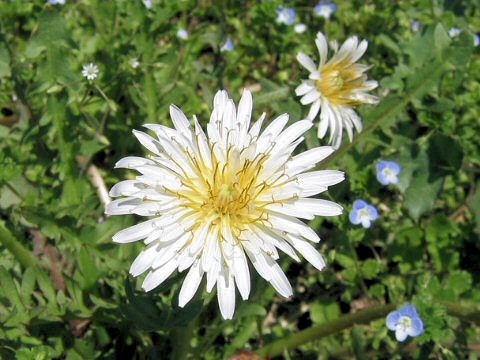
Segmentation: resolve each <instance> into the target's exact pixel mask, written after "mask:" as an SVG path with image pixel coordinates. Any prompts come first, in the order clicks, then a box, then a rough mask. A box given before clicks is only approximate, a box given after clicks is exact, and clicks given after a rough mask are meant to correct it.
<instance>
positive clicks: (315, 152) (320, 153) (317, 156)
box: [286, 146, 334, 176]
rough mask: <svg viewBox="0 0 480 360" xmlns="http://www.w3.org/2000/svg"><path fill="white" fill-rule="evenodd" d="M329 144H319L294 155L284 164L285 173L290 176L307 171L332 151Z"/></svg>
mask: <svg viewBox="0 0 480 360" xmlns="http://www.w3.org/2000/svg"><path fill="white" fill-rule="evenodd" d="M333 151H334V149H333V148H332V147H331V146H320V147H317V148H313V149H310V150H307V151H305V152H303V153H301V154H298V155H296V156H294V157H293V158H292V159H291V160H289V161H288V162H287V164H286V170H287V173H288V174H289V175H291V176H293V175H296V174H298V173H301V172H304V171H307V170H309V169H311V168H313V167H314V166H315V164H317V163H318V162H320V161H322V160H323V159H325V158H326V157H328V156H329V155H331V154H332V153H333Z"/></svg>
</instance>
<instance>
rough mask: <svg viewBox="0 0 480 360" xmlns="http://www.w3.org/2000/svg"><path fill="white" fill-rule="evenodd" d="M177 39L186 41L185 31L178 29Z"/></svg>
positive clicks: (186, 34) (186, 33)
mask: <svg viewBox="0 0 480 360" xmlns="http://www.w3.org/2000/svg"><path fill="white" fill-rule="evenodd" d="M177 37H178V38H179V39H182V40H187V39H188V32H187V30H185V29H178V30H177Z"/></svg>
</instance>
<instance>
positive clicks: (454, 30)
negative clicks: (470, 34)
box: [448, 27, 463, 38]
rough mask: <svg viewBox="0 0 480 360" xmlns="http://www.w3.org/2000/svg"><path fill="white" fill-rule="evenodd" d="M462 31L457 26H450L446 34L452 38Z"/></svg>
mask: <svg viewBox="0 0 480 360" xmlns="http://www.w3.org/2000/svg"><path fill="white" fill-rule="evenodd" d="M462 32H463V29H460V28H457V27H452V28H450V30H448V35H449V36H450V37H452V38H453V37H457V36H458V35H460V34H461V33H462Z"/></svg>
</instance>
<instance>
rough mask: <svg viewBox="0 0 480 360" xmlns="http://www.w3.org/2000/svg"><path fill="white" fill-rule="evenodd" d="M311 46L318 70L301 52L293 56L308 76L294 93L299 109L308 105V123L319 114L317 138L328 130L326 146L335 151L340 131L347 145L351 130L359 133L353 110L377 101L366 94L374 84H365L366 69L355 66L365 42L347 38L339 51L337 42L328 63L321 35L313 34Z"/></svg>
mask: <svg viewBox="0 0 480 360" xmlns="http://www.w3.org/2000/svg"><path fill="white" fill-rule="evenodd" d="M315 44H316V45H317V48H318V52H319V57H320V62H319V65H318V66H317V64H315V62H314V61H313V60H312V59H311V58H310V57H309V56H308V55H306V54H304V53H302V52H300V53H298V55H297V60H298V61H299V62H300V64H302V66H303V67H305V68H306V69H307V70H308V71H309V72H310V75H309V79H308V80H305V81H303V82H302V83H301V84H300V85H299V86H298V87H297V88H296V90H295V92H296V94H297V95H298V96H301V99H300V102H301V103H302V105H310V111H309V113H308V115H307V118H308V119H309V120H311V121H313V120H314V119H315V118H316V117H317V115H318V114H320V116H319V117H320V122H319V124H318V137H319V138H323V137H325V135H326V133H327V130H329V132H330V136H329V139H328V142H329V144H331V145H332V146H333V147H334V148H335V149H337V148H338V147H339V146H340V144H341V142H342V136H343V131H344V130H345V131H346V132H347V135H348V138H349V139H350V141H352V138H353V128H356V129H357V131H358V132H360V131H362V120H361V119H360V117H359V116H358V115H357V113H356V112H355V111H354V108H355V107H357V106H359V105H361V104H364V103H366V104H376V103H378V98H377V97H376V96H374V95H371V94H369V93H368V92H369V91H370V90H373V89H375V88H376V87H377V86H378V83H377V82H376V81H374V80H367V75H366V74H365V72H366V71H367V70H368V69H369V68H370V67H369V66H366V65H363V64H358V63H357V61H358V60H359V59H360V58H361V57H362V56H363V54H364V53H365V51H366V50H367V46H368V42H367V41H366V40H362V41H360V42H359V41H358V38H357V37H356V36H353V37H350V38H348V39H347V40H346V41H345V42H344V43H343V45H342V46H341V47H340V49H338V44H337V42H332V43H331V44H330V46H331V48H332V49H333V52H334V54H333V56H332V57H331V58H330V59H327V56H328V44H327V39H326V38H325V36H324V35H323V34H322V33H321V32H319V33H318V34H317V38H316V40H315Z"/></svg>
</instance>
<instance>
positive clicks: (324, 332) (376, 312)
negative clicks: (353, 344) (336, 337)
mask: <svg viewBox="0 0 480 360" xmlns="http://www.w3.org/2000/svg"><path fill="white" fill-rule="evenodd" d="M439 304H440V305H443V306H445V308H446V310H447V313H448V314H449V315H450V316H455V317H457V318H459V319H461V320H464V321H471V322H474V323H476V324H480V310H478V309H477V308H475V307H468V306H464V305H459V304H455V303H450V302H439ZM397 305H398V304H386V305H377V306H373V307H370V308H367V309H364V310H360V311H358V312H356V313H354V314H347V315H343V316H341V317H339V318H338V319H335V320H333V321H330V322H328V323H326V324H321V325H316V326H312V327H310V328H308V329H305V330H302V331H300V332H298V333H295V334H292V335H290V336H287V337H285V338H283V339H280V340H277V341H274V342H272V343H270V344H267V345H265V346H264V347H262V348H260V349H259V350H257V351H256V353H257V354H258V355H260V356H262V357H265V358H272V357H275V356H278V355H281V354H283V352H284V351H286V350H292V349H295V348H297V347H299V346H301V345H303V344H306V343H308V342H310V341H314V340H318V339H320V338H322V337H325V336H329V335H332V334H334V333H336V332H339V331H341V330H345V329H348V328H350V327H352V326H353V325H355V324H365V323H369V322H370V321H373V320H377V319H380V318H383V317H385V316H386V315H387V314H388V313H389V312H391V311H393V310H394V309H396V308H397Z"/></svg>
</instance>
